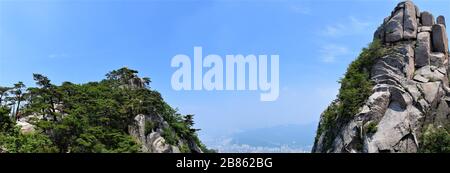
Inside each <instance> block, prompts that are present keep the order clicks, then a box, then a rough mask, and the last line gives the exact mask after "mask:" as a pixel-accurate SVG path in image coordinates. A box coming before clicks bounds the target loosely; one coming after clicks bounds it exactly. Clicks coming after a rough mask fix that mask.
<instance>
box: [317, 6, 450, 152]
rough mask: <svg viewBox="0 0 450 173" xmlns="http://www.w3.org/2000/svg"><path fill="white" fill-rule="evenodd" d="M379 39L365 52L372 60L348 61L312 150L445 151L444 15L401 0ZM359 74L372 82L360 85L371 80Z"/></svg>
mask: <svg viewBox="0 0 450 173" xmlns="http://www.w3.org/2000/svg"><path fill="white" fill-rule="evenodd" d="M375 42H378V43H379V44H380V45H379V46H378V47H376V48H373V46H372V47H369V48H368V49H365V50H364V51H363V53H362V54H361V55H360V58H361V57H363V58H364V57H367V56H369V58H370V60H371V61H370V62H369V63H365V64H364V63H363V64H364V65H360V64H361V63H360V61H361V60H360V59H357V60H356V61H355V62H354V63H353V64H352V65H351V67H349V70H354V69H356V70H354V71H356V72H347V74H346V76H345V77H344V79H343V80H345V81H341V90H340V93H339V95H338V98H337V99H336V100H335V101H334V102H333V103H332V104H331V105H330V107H329V108H327V110H326V111H325V112H324V113H322V115H321V119H320V123H319V127H318V131H317V136H316V140H315V143H314V147H313V150H312V151H313V152H350V153H359V152H369V153H378V152H391V153H394V152H448V150H449V148H450V143H449V141H450V135H449V122H450V119H449V118H450V117H449V115H450V105H449V104H450V89H449V78H448V77H449V75H448V70H449V64H448V59H449V51H448V38H447V33H446V24H445V18H444V17H443V16H439V17H437V19H436V20H435V18H434V16H433V15H432V14H431V13H429V12H426V11H423V12H421V11H420V10H419V8H418V7H417V6H416V5H415V4H414V3H413V2H411V1H405V2H401V3H399V4H398V5H397V6H396V7H395V9H394V10H393V11H392V13H391V15H390V16H388V17H387V18H385V19H384V21H383V23H382V25H381V26H380V27H379V28H378V29H377V31H376V32H375V34H374V43H372V44H375ZM374 49H377V50H378V49H383V51H382V52H383V53H381V54H374V53H373V54H370V51H377V50H374ZM368 52H369V53H368ZM358 65H359V66H358ZM355 66H357V67H360V68H353V67H355ZM355 74H366V75H361V76H362V77H361V78H364V77H365V78H367V80H368V81H369V83H370V84H369V86H370V90H368V91H367V92H360V91H363V90H361V89H360V87H361V88H363V86H366V85H361V82H358V81H361V80H349V79H354V78H355ZM354 81H356V82H354ZM362 81H363V80H362ZM352 82H353V83H352ZM349 83H350V84H349ZM350 91H359V92H350ZM349 93H350V94H349ZM361 95H363V96H364V97H365V98H364V99H362V101H360V103H358V102H357V103H355V104H348V102H351V101H354V99H353V100H352V98H347V97H349V96H354V98H357V97H358V96H361ZM346 99H347V100H346ZM355 105H356V106H355ZM352 110H355V111H354V112H352ZM349 112H350V114H351V115H345V114H348V113H349Z"/></svg>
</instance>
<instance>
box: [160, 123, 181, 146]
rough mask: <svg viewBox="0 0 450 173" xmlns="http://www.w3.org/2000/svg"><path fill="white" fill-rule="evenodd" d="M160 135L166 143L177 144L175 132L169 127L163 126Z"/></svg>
mask: <svg viewBox="0 0 450 173" xmlns="http://www.w3.org/2000/svg"><path fill="white" fill-rule="evenodd" d="M161 135H162V137H163V138H164V139H165V140H166V143H167V144H170V145H177V144H178V136H177V134H176V133H175V132H174V131H173V130H172V129H170V128H167V127H165V128H163V133H162V134H161Z"/></svg>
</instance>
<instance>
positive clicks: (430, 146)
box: [420, 125, 450, 153]
mask: <svg viewBox="0 0 450 173" xmlns="http://www.w3.org/2000/svg"><path fill="white" fill-rule="evenodd" d="M420 152H422V153H450V128H448V127H447V129H446V128H443V127H441V128H436V127H434V126H433V125H429V126H428V128H426V130H425V132H424V134H423V135H422V145H421V147H420Z"/></svg>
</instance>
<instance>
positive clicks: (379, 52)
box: [315, 40, 388, 148]
mask: <svg viewBox="0 0 450 173" xmlns="http://www.w3.org/2000/svg"><path fill="white" fill-rule="evenodd" d="M387 52H388V49H387V48H386V47H384V46H383V44H382V43H381V41H380V40H375V41H373V42H372V43H371V44H369V46H368V47H367V48H364V49H363V50H362V52H361V54H360V55H359V56H358V58H357V59H356V60H354V61H353V62H352V63H351V64H350V66H349V67H348V68H347V72H346V73H345V75H344V77H343V78H341V80H340V81H339V83H340V84H341V88H340V89H339V94H338V95H337V98H336V100H334V101H333V102H332V103H331V104H330V106H328V108H327V109H326V110H325V111H324V112H323V113H322V118H323V120H322V123H321V124H319V127H318V129H317V135H316V141H315V142H316V143H317V140H318V138H319V137H320V135H321V134H322V133H323V132H326V134H325V142H326V144H325V146H326V148H330V147H331V144H332V142H333V139H334V138H335V137H336V134H335V133H336V132H337V129H339V128H340V126H341V125H343V124H345V123H346V122H348V120H350V119H351V118H353V116H355V115H356V114H357V113H358V111H359V109H360V108H361V107H362V106H363V104H364V102H365V101H366V100H367V98H368V97H369V96H370V94H371V93H372V88H373V85H374V83H373V81H371V79H370V71H371V67H372V66H373V64H374V62H375V59H376V58H379V57H382V56H384V55H386V53H387ZM330 129H335V130H334V131H329V130H330Z"/></svg>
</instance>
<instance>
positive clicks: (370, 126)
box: [366, 122, 378, 134]
mask: <svg viewBox="0 0 450 173" xmlns="http://www.w3.org/2000/svg"><path fill="white" fill-rule="evenodd" d="M377 130H378V127H377V123H375V122H370V123H369V124H367V126H366V134H373V133H376V132H377Z"/></svg>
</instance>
